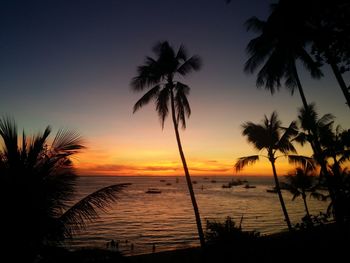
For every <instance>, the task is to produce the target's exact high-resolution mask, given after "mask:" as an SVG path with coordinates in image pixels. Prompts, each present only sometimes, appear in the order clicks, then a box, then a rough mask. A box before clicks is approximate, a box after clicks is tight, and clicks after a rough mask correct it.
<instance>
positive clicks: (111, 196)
mask: <svg viewBox="0 0 350 263" xmlns="http://www.w3.org/2000/svg"><path fill="white" fill-rule="evenodd" d="M50 133H51V129H50V127H47V128H46V129H45V131H44V132H43V133H39V134H37V135H35V136H32V137H30V138H28V137H27V136H26V135H25V133H24V132H23V134H22V136H18V132H17V127H16V124H15V122H14V121H13V120H12V119H10V118H2V119H0V137H1V138H2V140H3V145H2V148H0V175H1V179H0V180H1V186H2V189H1V191H0V195H1V196H0V200H1V201H0V202H1V203H0V205H1V209H2V217H1V219H2V226H4V227H6V228H7V229H8V230H9V231H5V233H6V235H3V239H4V240H6V244H8V245H9V247H14V248H15V249H16V250H17V249H20V251H21V252H20V253H19V254H16V255H17V256H19V257H22V258H26V257H27V258H26V259H27V260H29V258H33V257H35V256H36V254H37V253H38V252H39V251H40V249H41V248H42V247H43V246H45V245H47V244H50V243H51V242H57V241H60V240H63V239H64V238H66V237H70V236H72V234H74V233H76V232H77V231H79V230H81V229H83V228H84V227H85V226H86V223H88V222H90V221H92V220H94V219H96V217H97V216H98V210H105V209H106V208H107V206H108V205H109V204H110V203H111V202H113V201H115V200H117V193H119V192H120V190H121V189H122V188H124V187H125V186H126V184H118V185H112V186H108V187H106V188H103V189H100V190H98V191H96V192H94V193H92V194H90V195H88V196H87V197H85V198H83V199H82V200H80V201H79V202H78V203H76V204H73V205H70V204H72V201H73V200H74V197H75V196H74V194H75V178H76V174H75V172H74V169H73V166H72V162H71V157H72V156H73V155H75V154H76V153H78V152H79V151H80V150H81V149H83V148H84V146H83V145H82V139H81V137H80V136H79V135H78V134H77V133H75V132H71V131H66V130H60V131H58V133H57V134H56V136H55V138H54V139H53V141H52V142H51V143H50V144H49V135H50ZM17 245H20V248H18V247H16V246H17ZM26 262H27V261H26ZM28 262H29V261H28Z"/></svg>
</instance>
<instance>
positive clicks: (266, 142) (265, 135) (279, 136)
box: [235, 112, 311, 230]
mask: <svg viewBox="0 0 350 263" xmlns="http://www.w3.org/2000/svg"><path fill="white" fill-rule="evenodd" d="M242 127H243V132H242V133H243V135H244V136H247V139H248V142H249V143H251V144H253V146H254V148H256V149H257V150H258V151H262V150H265V151H266V152H267V156H264V155H252V156H246V157H241V158H239V159H238V160H237V162H236V164H235V169H236V171H237V172H238V171H240V170H242V169H243V168H244V167H245V166H246V165H250V164H254V163H255V162H256V161H258V160H259V158H260V157H265V158H267V159H268V160H269V161H270V163H271V166H272V172H273V177H274V180H275V187H276V190H277V194H278V198H279V201H280V203H281V207H282V211H283V214H284V217H285V221H286V223H287V226H288V229H289V230H292V225H291V223H290V220H289V216H288V212H287V208H286V206H285V203H284V200H283V197H282V193H281V188H280V184H279V180H278V177H277V171H276V167H275V162H276V159H277V158H279V157H281V156H276V153H277V152H280V153H282V156H286V157H288V160H289V161H290V162H292V163H303V164H305V163H306V162H310V161H311V160H310V158H308V157H305V156H300V155H292V154H289V153H296V150H295V148H294V146H293V145H292V143H291V139H292V137H293V136H295V135H297V133H298V132H297V130H296V129H297V126H296V124H295V122H291V123H290V125H289V126H288V128H283V127H282V126H281V122H280V121H279V120H278V116H277V113H276V112H273V113H272V114H271V117H270V118H267V116H265V118H264V120H263V122H262V123H261V124H255V123H252V122H246V123H244V124H243V125H242Z"/></svg>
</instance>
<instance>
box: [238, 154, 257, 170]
mask: <svg viewBox="0 0 350 263" xmlns="http://www.w3.org/2000/svg"><path fill="white" fill-rule="evenodd" d="M257 161H259V155H252V156H246V157H240V158H238V159H237V162H236V163H235V166H234V167H235V170H236V172H239V171H241V170H242V169H243V168H244V167H245V166H247V165H252V164H254V163H255V162H257Z"/></svg>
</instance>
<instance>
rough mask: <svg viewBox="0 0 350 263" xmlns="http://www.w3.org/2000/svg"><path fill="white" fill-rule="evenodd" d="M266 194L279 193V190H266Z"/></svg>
mask: <svg viewBox="0 0 350 263" xmlns="http://www.w3.org/2000/svg"><path fill="white" fill-rule="evenodd" d="M266 192H268V193H277V189H276V188H273V189H266Z"/></svg>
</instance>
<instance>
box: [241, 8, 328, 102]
mask: <svg viewBox="0 0 350 263" xmlns="http://www.w3.org/2000/svg"><path fill="white" fill-rule="evenodd" d="M294 11H295V10H294ZM295 14H296V13H293V12H285V8H284V6H283V5H281V4H278V5H277V4H275V5H273V6H272V12H271V14H270V16H269V17H268V19H267V21H263V20H260V19H258V18H257V17H252V18H250V19H248V20H247V22H246V26H247V30H248V31H254V32H257V33H258V34H259V35H258V37H256V38H254V39H252V40H251V41H250V42H249V43H248V46H247V52H248V54H249V56H250V57H249V59H248V60H247V62H246V64H245V68H244V70H245V72H247V73H254V72H255V71H257V70H258V69H259V72H258V74H257V80H256V85H257V87H258V88H259V87H265V89H267V90H269V91H270V92H271V93H272V94H273V93H274V92H275V91H276V89H277V90H278V89H279V88H280V87H281V81H282V80H284V81H285V82H284V85H285V87H287V88H288V89H290V90H291V92H292V94H293V93H294V90H295V88H297V89H298V91H299V94H300V97H301V100H302V103H303V106H304V108H305V109H306V108H307V106H308V103H307V100H306V97H305V94H304V91H303V87H302V85H301V82H300V79H299V75H298V72H297V65H296V62H297V60H299V61H300V62H302V64H303V65H304V67H305V68H306V69H307V70H308V71H309V72H310V73H311V76H312V77H313V78H320V77H321V76H322V75H323V74H322V72H321V71H320V69H319V64H318V63H316V62H315V61H314V60H313V59H312V58H311V56H310V55H309V54H308V52H307V51H306V50H305V46H306V44H307V41H306V37H304V35H303V34H304V33H305V32H300V31H298V30H297V29H298V27H297V26H296V25H295V19H292V18H291V17H292V16H295Z"/></svg>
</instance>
